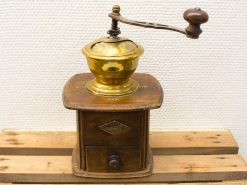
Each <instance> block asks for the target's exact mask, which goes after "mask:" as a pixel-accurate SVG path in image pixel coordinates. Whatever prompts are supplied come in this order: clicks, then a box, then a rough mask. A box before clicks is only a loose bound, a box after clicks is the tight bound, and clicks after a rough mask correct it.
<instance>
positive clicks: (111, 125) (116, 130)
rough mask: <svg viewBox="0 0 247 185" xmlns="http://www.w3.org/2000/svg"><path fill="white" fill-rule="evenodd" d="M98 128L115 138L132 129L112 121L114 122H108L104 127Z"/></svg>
mask: <svg viewBox="0 0 247 185" xmlns="http://www.w3.org/2000/svg"><path fill="white" fill-rule="evenodd" d="M98 128H99V129H100V130H103V131H104V132H107V133H108V134H111V135H113V136H114V135H118V134H121V133H123V132H126V131H127V130H129V129H130V127H129V126H127V125H125V124H123V123H120V122H119V121H116V120H112V121H110V122H107V123H105V124H103V125H100V126H99V127H98Z"/></svg>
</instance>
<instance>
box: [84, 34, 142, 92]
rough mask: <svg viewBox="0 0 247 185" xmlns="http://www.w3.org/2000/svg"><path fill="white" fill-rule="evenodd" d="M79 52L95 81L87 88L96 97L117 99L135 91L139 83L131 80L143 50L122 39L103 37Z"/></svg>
mask: <svg viewBox="0 0 247 185" xmlns="http://www.w3.org/2000/svg"><path fill="white" fill-rule="evenodd" d="M82 52H83V53H84V54H85V56H86V58H87V63H88V66H89V69H90V70H91V72H92V73H93V74H94V76H95V79H93V80H91V81H89V82H88V83H87V84H86V87H87V88H88V89H89V90H90V91H92V92H93V93H95V94H97V95H103V96H120V95H127V94H131V93H133V92H135V91H136V90H137V89H138V87H139V84H138V82H136V81H134V80H133V79H131V78H130V77H131V75H132V74H133V73H134V71H135V70H136V68H137V65H138V60H139V56H140V55H141V54H142V53H143V52H144V50H143V48H142V47H141V46H140V45H139V44H136V43H134V42H133V41H131V40H129V39H126V38H122V37H115V38H113V37H103V38H100V39H97V40H95V41H94V42H92V43H89V44H88V45H86V46H85V47H84V48H83V50H82Z"/></svg>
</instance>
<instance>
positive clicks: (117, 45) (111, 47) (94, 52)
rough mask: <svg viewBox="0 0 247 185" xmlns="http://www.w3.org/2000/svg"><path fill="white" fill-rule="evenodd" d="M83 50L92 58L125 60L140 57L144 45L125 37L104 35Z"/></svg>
mask: <svg viewBox="0 0 247 185" xmlns="http://www.w3.org/2000/svg"><path fill="white" fill-rule="evenodd" d="M82 52H83V54H84V55H86V56H87V57H90V58H95V59H102V60H125V59H130V58H136V57H139V56H140V55H141V54H142V53H143V52H144V50H143V47H142V46H140V45H139V44H137V43H135V42H133V41H131V40H129V39H126V38H124V37H102V38H99V39H96V40H95V41H93V42H91V43H89V44H87V45H86V46H85V47H84V48H83V49H82Z"/></svg>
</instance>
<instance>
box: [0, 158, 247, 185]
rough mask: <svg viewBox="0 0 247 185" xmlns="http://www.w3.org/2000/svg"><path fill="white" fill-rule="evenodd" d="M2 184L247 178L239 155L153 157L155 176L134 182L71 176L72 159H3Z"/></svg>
mask: <svg viewBox="0 0 247 185" xmlns="http://www.w3.org/2000/svg"><path fill="white" fill-rule="evenodd" d="M0 177H1V179H3V180H2V182H15V183H61V182H63V183H79V182H80V183H102V182H104V183H163V182H188V181H222V180H240V179H247V165H246V163H245V161H244V159H243V158H242V157H241V156H240V155H176V156H172V155H170V156H154V170H153V175H151V176H149V177H144V178H133V179H92V178H80V177H75V176H73V175H72V172H71V157H70V156H14V155H9V156H6V155H2V156H0Z"/></svg>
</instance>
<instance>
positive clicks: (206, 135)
mask: <svg viewBox="0 0 247 185" xmlns="http://www.w3.org/2000/svg"><path fill="white" fill-rule="evenodd" d="M75 141H76V133H75V132H71V131H70V132H69V131H61V132H57V131H56V132H54V131H49V132H47V131H43V132H41V131H18V130H4V131H3V132H1V133H0V155H65V156H66V155H71V153H72V148H73V147H74V145H75ZM150 145H151V147H152V150H153V153H154V155H180V154H181V155H184V154H187V155H195V154H236V153H238V145H237V143H236V141H235V139H234V138H233V136H232V134H231V133H230V131H228V130H214V131H174V130H167V131H162V132H151V133H150Z"/></svg>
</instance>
